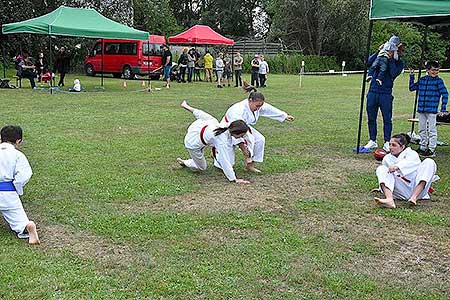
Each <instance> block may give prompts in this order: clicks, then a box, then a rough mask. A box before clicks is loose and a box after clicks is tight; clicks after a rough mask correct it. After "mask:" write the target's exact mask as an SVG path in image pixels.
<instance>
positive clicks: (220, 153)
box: [177, 101, 250, 183]
mask: <svg viewBox="0 0 450 300" xmlns="http://www.w3.org/2000/svg"><path fill="white" fill-rule="evenodd" d="M181 107H183V108H184V109H186V110H187V111H189V112H191V113H193V114H194V116H195V118H196V119H197V120H196V121H194V122H193V123H192V124H191V125H190V126H189V128H188V132H187V134H186V136H185V138H184V145H185V147H186V149H187V150H188V152H189V154H190V156H191V159H186V160H184V159H181V158H177V162H178V163H179V164H180V165H181V166H183V167H188V168H190V169H192V170H194V171H204V170H206V159H205V154H204V150H205V147H206V146H211V147H212V148H213V155H214V157H215V160H216V161H217V163H218V167H219V168H220V169H222V171H223V173H224V174H225V176H226V177H227V179H228V180H229V181H230V182H235V183H250V182H249V181H247V180H244V179H241V178H237V177H236V174H235V172H234V169H233V163H234V162H233V161H232V160H231V158H234V149H233V142H232V139H231V138H232V137H235V138H240V137H242V136H244V135H245V133H246V132H247V131H248V126H247V125H246V124H245V122H244V121H242V120H236V121H234V122H231V123H230V124H226V126H219V122H218V121H217V119H216V118H214V117H213V116H211V115H210V114H208V113H206V112H204V111H201V110H199V109H195V108H193V107H191V106H189V105H188V104H187V103H186V101H183V102H182V103H181ZM233 160H234V159H233Z"/></svg>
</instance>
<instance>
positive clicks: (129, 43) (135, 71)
mask: <svg viewBox="0 0 450 300" xmlns="http://www.w3.org/2000/svg"><path fill="white" fill-rule="evenodd" d="M164 44H166V39H165V37H164V36H159V35H150V36H149V40H148V42H147V41H139V40H112V39H104V40H103V47H102V41H101V40H97V42H96V44H95V45H94V47H93V48H92V51H90V54H89V56H87V57H86V59H85V60H84V70H85V72H86V75H89V76H94V75H95V74H96V73H101V70H102V49H104V55H103V73H111V74H112V75H113V76H114V77H115V78H120V77H121V76H122V75H123V77H124V78H126V79H132V78H134V75H150V77H151V78H155V79H156V78H159V76H160V74H161V73H163V72H164V70H163V68H162V67H161V65H162V49H161V46H162V45H164Z"/></svg>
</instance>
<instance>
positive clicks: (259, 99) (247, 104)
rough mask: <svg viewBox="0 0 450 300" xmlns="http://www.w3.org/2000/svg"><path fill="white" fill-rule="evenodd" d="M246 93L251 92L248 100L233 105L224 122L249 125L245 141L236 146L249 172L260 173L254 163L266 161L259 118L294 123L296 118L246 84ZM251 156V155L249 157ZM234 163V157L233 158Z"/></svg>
mask: <svg viewBox="0 0 450 300" xmlns="http://www.w3.org/2000/svg"><path fill="white" fill-rule="evenodd" d="M244 88H245V90H246V91H252V90H253V91H254V92H251V93H250V95H249V96H248V99H244V100H242V101H241V102H237V103H235V104H233V105H232V106H231V107H230V108H229V109H228V110H227V112H226V113H225V116H224V117H223V119H222V122H226V123H229V122H232V121H234V120H244V121H245V123H247V125H249V128H250V129H249V132H248V133H247V134H246V135H245V137H244V138H243V139H237V140H236V139H235V140H234V141H233V143H234V145H238V146H239V148H240V149H241V150H242V152H243V153H244V156H245V163H246V168H247V170H248V171H251V172H255V173H260V172H261V171H260V170H258V169H257V168H256V167H255V165H254V162H262V161H263V159H264V146H265V142H266V139H265V137H264V136H263V135H262V134H261V133H260V132H259V131H258V130H256V129H255V128H254V127H252V126H254V125H255V124H256V122H257V121H258V119H259V117H268V118H270V119H273V120H277V121H279V122H283V121H285V120H287V121H293V120H294V117H293V116H291V115H289V114H287V113H286V112H284V111H282V110H280V109H278V108H276V107H274V106H272V105H270V104H269V103H266V102H265V98H264V95H263V94H261V93H258V92H257V91H256V89H255V88H254V87H253V86H248V85H247V84H246V82H244ZM247 154H249V155H247ZM233 163H234V156H233Z"/></svg>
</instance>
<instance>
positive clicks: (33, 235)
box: [0, 125, 39, 244]
mask: <svg viewBox="0 0 450 300" xmlns="http://www.w3.org/2000/svg"><path fill="white" fill-rule="evenodd" d="M0 136H1V140H2V143H1V144H0V212H1V213H2V215H3V218H4V219H5V220H6V222H8V224H9V227H10V228H11V229H12V230H13V231H15V232H16V233H17V236H18V237H19V238H23V239H25V238H28V243H30V244H39V237H38V234H37V230H36V224H34V222H33V221H30V220H28V217H27V214H26V213H25V210H24V209H23V206H22V202H21V201H20V198H19V195H22V194H23V187H24V185H25V184H26V183H27V182H28V180H30V178H31V175H32V171H31V167H30V164H29V163H28V160H27V158H26V157H25V155H24V154H23V153H22V152H20V151H19V150H18V148H19V146H20V144H21V143H22V128H20V127H19V126H12V125H7V126H5V127H3V128H2V130H1V131H0Z"/></svg>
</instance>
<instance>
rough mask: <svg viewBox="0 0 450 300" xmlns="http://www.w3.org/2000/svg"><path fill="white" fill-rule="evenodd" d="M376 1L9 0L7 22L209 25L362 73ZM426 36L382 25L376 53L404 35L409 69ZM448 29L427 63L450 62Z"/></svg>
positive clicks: (2, 11)
mask: <svg viewBox="0 0 450 300" xmlns="http://www.w3.org/2000/svg"><path fill="white" fill-rule="evenodd" d="M369 3H370V1H368V0H157V1H155V0H102V1H101V0H22V1H20V2H19V1H13V0H2V5H1V6H0V22H1V24H5V23H10V22H18V21H22V20H26V19H29V18H31V17H37V16H41V15H43V14H45V13H48V12H51V11H53V10H54V9H56V8H57V7H59V6H60V5H67V6H73V7H91V8H95V9H97V10H98V11H99V12H101V13H102V14H104V15H105V16H106V17H109V18H111V19H113V20H116V21H118V22H121V23H123V24H126V25H131V26H133V27H135V28H137V29H140V30H145V31H148V32H150V33H152V34H162V35H165V36H169V35H174V34H177V33H179V32H181V31H183V30H185V29H187V28H189V27H191V26H193V25H195V24H203V25H208V26H210V27H211V28H213V29H214V30H216V31H217V32H219V33H221V34H223V35H225V36H227V37H231V38H233V39H235V40H238V39H240V38H243V37H255V36H256V37H258V38H264V39H265V40H266V41H270V42H277V43H282V44H283V45H284V46H285V47H286V48H287V49H290V50H294V51H297V52H298V53H301V54H304V55H317V56H334V57H336V58H337V60H338V61H342V60H345V61H346V62H347V66H348V67H349V68H360V67H361V66H362V61H363V57H364V52H365V48H366V40H367V31H368V25H369V20H368V14H369ZM439 30H440V31H439ZM422 31H423V27H422V26H418V25H411V24H404V23H397V22H383V21H378V22H375V26H374V32H373V38H372V49H371V50H375V49H376V48H377V47H378V46H379V44H381V43H383V42H384V41H386V40H387V39H389V37H390V35H392V34H397V35H399V37H400V39H401V40H402V41H403V42H406V43H407V52H406V57H405V60H406V61H407V64H408V65H409V66H417V65H418V63H419V58H420V49H421V44H422ZM445 32H446V31H445V29H431V32H429V34H428V48H427V54H426V57H427V59H436V60H439V61H441V62H444V61H445V60H446V57H447V55H446V54H447V53H446V51H447V48H448V45H449V42H448V36H446V35H445V34H444V35H443V34H442V33H445ZM30 38H31V39H30ZM44 39H45V37H42V36H33V37H30V36H28V35H17V36H15V37H14V39H11V38H10V39H9V40H8V45H9V48H11V49H18V48H23V47H24V46H23V45H25V44H27V43H28V45H27V47H28V48H29V49H31V51H33V50H35V49H33V47H35V48H38V47H39V46H38V45H42V44H43V43H44V44H45V40H44ZM30 40H32V41H33V43H32V44H31V45H29V41H30ZM60 41H61V39H60ZM62 41H63V42H64V43H71V42H76V43H78V42H80V41H73V39H72V40H70V41H66V40H65V39H62ZM82 43H86V41H82ZM36 50H37V49H36Z"/></svg>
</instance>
